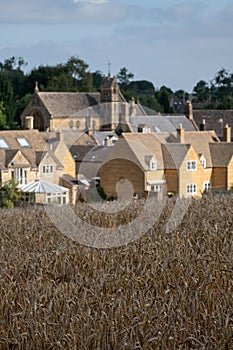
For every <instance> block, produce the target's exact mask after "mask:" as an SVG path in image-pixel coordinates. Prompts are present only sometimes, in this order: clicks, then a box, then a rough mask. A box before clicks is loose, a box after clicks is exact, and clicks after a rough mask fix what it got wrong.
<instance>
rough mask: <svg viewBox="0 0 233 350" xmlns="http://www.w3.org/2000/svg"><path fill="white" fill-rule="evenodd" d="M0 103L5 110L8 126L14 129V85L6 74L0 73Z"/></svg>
mask: <svg viewBox="0 0 233 350" xmlns="http://www.w3.org/2000/svg"><path fill="white" fill-rule="evenodd" d="M0 101H1V102H3V105H4V108H5V116H6V122H7V125H8V126H9V127H10V128H14V115H15V99H14V92H13V88H12V84H11V82H10V80H9V79H8V78H7V76H6V75H5V73H4V72H0Z"/></svg>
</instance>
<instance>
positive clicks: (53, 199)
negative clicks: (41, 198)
mask: <svg viewBox="0 0 233 350" xmlns="http://www.w3.org/2000/svg"><path fill="white" fill-rule="evenodd" d="M46 203H48V204H59V205H62V204H67V193H66V192H57V193H47V194H46Z"/></svg>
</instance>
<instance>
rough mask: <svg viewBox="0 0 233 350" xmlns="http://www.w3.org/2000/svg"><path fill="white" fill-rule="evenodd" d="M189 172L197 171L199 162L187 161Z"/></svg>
mask: <svg viewBox="0 0 233 350" xmlns="http://www.w3.org/2000/svg"><path fill="white" fill-rule="evenodd" d="M187 170H191V171H193V170H197V161H196V160H188V161H187Z"/></svg>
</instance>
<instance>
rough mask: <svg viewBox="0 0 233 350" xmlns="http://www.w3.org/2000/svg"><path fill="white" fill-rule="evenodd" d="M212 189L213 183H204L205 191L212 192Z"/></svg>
mask: <svg viewBox="0 0 233 350" xmlns="http://www.w3.org/2000/svg"><path fill="white" fill-rule="evenodd" d="M210 189H211V183H210V182H208V181H206V182H204V183H203V190H204V191H208V190H210Z"/></svg>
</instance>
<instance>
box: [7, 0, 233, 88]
mask: <svg viewBox="0 0 233 350" xmlns="http://www.w3.org/2000/svg"><path fill="white" fill-rule="evenodd" d="M232 18H233V0H185V1H182V0H181V1H176V0H124V1H123V0H122V1H120V0H40V1H38V0H37V1H36V0H0V62H4V60H5V59H7V58H10V57H12V56H14V57H23V58H24V60H25V61H26V62H27V63H28V65H27V67H26V72H30V70H31V69H33V68H36V67H38V66H39V65H49V66H51V65H56V64H58V63H66V62H67V60H68V59H69V58H70V57H71V56H76V57H78V58H81V59H82V60H84V61H85V62H86V63H87V64H88V65H89V70H90V71H91V72H94V71H96V70H100V71H101V72H102V73H103V74H107V73H108V62H110V63H111V66H110V71H111V75H117V73H118V72H119V71H120V69H121V68H123V67H126V68H127V70H128V72H132V73H133V74H134V80H148V81H151V82H152V83H153V84H154V86H155V88H156V89H159V88H160V87H161V86H163V85H165V86H167V87H169V88H170V89H172V90H173V91H177V90H179V89H182V90H185V91H187V92H192V90H193V88H194V87H195V85H196V84H197V83H198V82H199V81H200V80H204V81H206V82H209V81H210V80H212V79H213V78H214V77H215V75H216V74H217V72H218V71H219V70H220V69H221V68H224V69H226V70H227V71H229V72H232V71H233V59H232V58H233V25H232Z"/></svg>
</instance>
